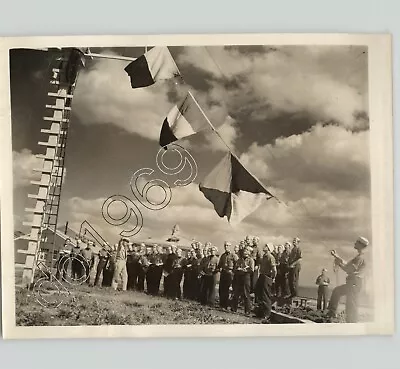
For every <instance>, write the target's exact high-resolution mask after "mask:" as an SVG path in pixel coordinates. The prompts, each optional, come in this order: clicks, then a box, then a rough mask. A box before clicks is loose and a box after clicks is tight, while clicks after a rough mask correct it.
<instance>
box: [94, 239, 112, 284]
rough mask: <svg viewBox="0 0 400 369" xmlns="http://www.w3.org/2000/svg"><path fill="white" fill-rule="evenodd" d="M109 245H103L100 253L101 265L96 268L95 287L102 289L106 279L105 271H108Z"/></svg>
mask: <svg viewBox="0 0 400 369" xmlns="http://www.w3.org/2000/svg"><path fill="white" fill-rule="evenodd" d="M108 248H109V247H108V245H107V244H106V243H104V244H103V246H102V248H101V250H100V251H99V263H98V264H97V268H96V277H95V279H94V285H95V286H97V287H100V286H101V284H102V282H103V279H104V271H105V269H106V265H107V261H108V258H109V253H108V251H107V250H108Z"/></svg>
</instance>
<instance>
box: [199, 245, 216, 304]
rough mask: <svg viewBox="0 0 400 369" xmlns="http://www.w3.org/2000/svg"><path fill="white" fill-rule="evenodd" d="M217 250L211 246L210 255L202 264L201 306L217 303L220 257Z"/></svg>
mask: <svg viewBox="0 0 400 369" xmlns="http://www.w3.org/2000/svg"><path fill="white" fill-rule="evenodd" d="M216 253H217V248H216V247H215V246H211V243H210V246H209V255H208V256H206V257H205V258H204V263H202V270H201V271H202V279H203V285H202V293H201V304H202V305H210V306H214V303H215V286H216V284H217V273H218V257H217V256H216Z"/></svg>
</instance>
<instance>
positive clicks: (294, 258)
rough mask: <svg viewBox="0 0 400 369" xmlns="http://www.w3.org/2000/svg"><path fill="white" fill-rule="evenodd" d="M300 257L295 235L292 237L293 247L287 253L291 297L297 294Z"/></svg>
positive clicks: (298, 241)
mask: <svg viewBox="0 0 400 369" xmlns="http://www.w3.org/2000/svg"><path fill="white" fill-rule="evenodd" d="M301 259H302V254H301V249H300V238H298V237H296V238H294V239H293V247H292V250H291V251H290V255H289V289H290V296H291V297H296V296H297V295H298V288H299V275H300V269H301V264H300V262H301Z"/></svg>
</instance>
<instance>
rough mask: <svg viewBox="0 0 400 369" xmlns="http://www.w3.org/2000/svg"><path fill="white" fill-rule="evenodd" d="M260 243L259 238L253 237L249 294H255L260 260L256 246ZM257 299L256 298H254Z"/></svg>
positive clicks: (259, 252)
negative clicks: (252, 268)
mask: <svg viewBox="0 0 400 369" xmlns="http://www.w3.org/2000/svg"><path fill="white" fill-rule="evenodd" d="M259 242H260V238H259V237H257V236H254V237H253V238H252V240H251V248H252V251H251V257H252V258H253V260H254V272H253V273H252V275H251V285H250V292H251V293H255V288H256V283H257V280H258V277H259V274H260V273H259V266H260V261H261V258H262V253H261V251H260V250H259V248H258V244H259ZM255 299H257V296H256V297H255Z"/></svg>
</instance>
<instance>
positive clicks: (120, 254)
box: [112, 238, 129, 291]
mask: <svg viewBox="0 0 400 369" xmlns="http://www.w3.org/2000/svg"><path fill="white" fill-rule="evenodd" d="M128 245H129V240H128V239H127V238H121V240H120V241H119V243H118V247H117V250H116V254H115V269H114V275H113V279H112V288H113V289H114V290H116V289H117V287H118V282H119V279H120V278H121V280H122V291H126V287H127V284H128V271H127V270H126V259H127V257H128Z"/></svg>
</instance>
